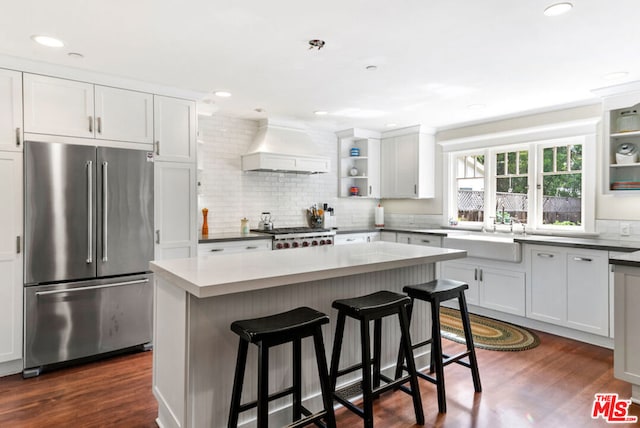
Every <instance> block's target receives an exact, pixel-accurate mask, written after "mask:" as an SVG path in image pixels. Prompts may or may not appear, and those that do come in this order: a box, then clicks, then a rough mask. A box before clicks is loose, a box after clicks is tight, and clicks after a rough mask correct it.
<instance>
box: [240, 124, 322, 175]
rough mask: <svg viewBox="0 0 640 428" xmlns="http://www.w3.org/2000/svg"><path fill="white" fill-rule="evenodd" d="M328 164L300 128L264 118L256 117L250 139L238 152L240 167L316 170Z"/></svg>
mask: <svg viewBox="0 0 640 428" xmlns="http://www.w3.org/2000/svg"><path fill="white" fill-rule="evenodd" d="M329 168H330V160H329V158H328V157H327V156H323V155H322V154H321V153H320V151H319V149H318V147H316V145H315V144H314V143H313V142H312V141H311V137H309V135H307V133H306V132H305V131H304V130H302V129H299V128H294V127H291V126H288V125H281V124H276V123H273V122H268V121H266V120H263V121H260V127H259V128H258V133H257V134H256V137H255V139H254V140H253V143H252V144H251V146H250V147H249V150H248V151H247V153H246V154H244V155H243V156H242V170H243V171H272V172H273V171H278V172H292V173H296V174H319V173H325V172H329Z"/></svg>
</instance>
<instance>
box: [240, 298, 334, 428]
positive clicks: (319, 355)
mask: <svg viewBox="0 0 640 428" xmlns="http://www.w3.org/2000/svg"><path fill="white" fill-rule="evenodd" d="M328 322H329V317H328V316H327V315H325V314H323V313H322V312H318V311H316V310H314V309H311V308H307V307H300V308H296V309H293V310H291V311H287V312H282V313H279V314H275V315H271V316H267V317H262V318H254V319H248V320H243V321H235V322H233V323H232V324H231V330H232V331H233V332H235V333H236V334H237V335H238V336H240V344H239V345H238V359H237V362H236V372H235V377H234V380H233V393H232V396H231V410H230V413H229V425H228V426H229V427H230V428H231V427H233V428H235V427H237V426H238V416H239V414H240V412H244V411H246V410H249V409H252V408H254V407H257V409H258V428H266V427H267V426H268V417H269V401H272V400H275V399H278V398H282V397H285V396H287V395H289V394H293V421H294V423H293V424H291V425H288V426H289V427H301V426H305V425H308V424H310V423H315V424H316V425H318V426H320V427H323V426H327V427H331V428H335V426H336V419H335V415H334V412H333V399H332V398H331V389H330V380H329V373H328V372H327V358H326V355H325V349H324V342H323V340H322V329H321V326H322V325H323V324H327V323H328ZM310 336H313V343H314V347H315V354H316V362H317V365H318V373H319V377H320V388H321V390H322V401H323V404H324V410H323V411H321V412H318V413H316V414H311V412H310V411H309V410H308V409H306V408H305V407H304V406H303V405H302V373H301V372H302V355H301V353H302V352H301V343H302V339H303V338H305V337H310ZM288 342H293V367H292V369H293V385H292V386H291V387H289V388H287V389H284V390H282V391H280V392H277V393H274V394H272V395H269V348H271V347H273V346H277V345H282V344H284V343H288ZM249 343H254V344H255V345H257V346H258V399H257V400H256V401H252V402H249V403H246V404H240V402H241V398H242V383H243V382H244V371H245V366H246V362H247V351H248V348H249ZM303 415H304V416H305V417H304V418H302V416H303ZM321 419H324V420H325V423H326V425H322V424H321V423H320V420H321Z"/></svg>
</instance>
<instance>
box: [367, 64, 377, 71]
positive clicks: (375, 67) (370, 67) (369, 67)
mask: <svg viewBox="0 0 640 428" xmlns="http://www.w3.org/2000/svg"><path fill="white" fill-rule="evenodd" d="M365 69H366V70H368V71H376V70H377V69H378V66H377V65H367V66H366V67H365Z"/></svg>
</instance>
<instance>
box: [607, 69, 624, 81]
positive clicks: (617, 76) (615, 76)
mask: <svg viewBox="0 0 640 428" xmlns="http://www.w3.org/2000/svg"><path fill="white" fill-rule="evenodd" d="M628 75H629V73H628V72H626V71H614V72H613V73H607V74H604V75H603V76H602V78H603V79H604V80H618V79H622V78H623V77H627V76H628Z"/></svg>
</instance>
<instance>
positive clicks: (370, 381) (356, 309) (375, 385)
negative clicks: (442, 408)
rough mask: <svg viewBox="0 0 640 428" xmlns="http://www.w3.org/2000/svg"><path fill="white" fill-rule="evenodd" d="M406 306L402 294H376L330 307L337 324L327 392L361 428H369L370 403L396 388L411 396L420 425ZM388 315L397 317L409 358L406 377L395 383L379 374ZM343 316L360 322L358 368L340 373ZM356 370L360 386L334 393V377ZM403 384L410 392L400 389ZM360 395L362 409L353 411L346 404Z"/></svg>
mask: <svg viewBox="0 0 640 428" xmlns="http://www.w3.org/2000/svg"><path fill="white" fill-rule="evenodd" d="M410 302H411V300H410V299H409V298H408V297H407V296H405V295H403V294H398V293H393V292H390V291H379V292H376V293H372V294H368V295H366V296H361V297H356V298H350V299H341V300H336V301H334V302H333V303H332V307H333V308H335V309H337V310H338V320H337V324H336V333H335V337H334V342H333V352H332V355H331V371H330V378H331V390H332V391H334V392H333V396H334V399H335V400H336V401H338V402H339V403H341V404H343V405H344V406H345V407H347V408H348V409H349V410H351V411H352V412H354V413H355V414H357V415H358V416H360V417H361V418H363V419H364V426H365V428H372V427H373V400H374V399H375V398H377V397H378V396H379V395H380V394H381V393H383V392H385V391H389V390H392V389H398V388H400V389H401V390H403V391H404V392H406V393H408V394H410V395H411V396H412V398H413V406H414V411H415V414H416V421H417V423H418V424H419V425H424V413H423V410H422V399H421V397H420V389H419V386H418V377H417V373H416V370H415V365H414V364H413V351H412V349H411V338H410V336H409V318H408V314H407V306H408V305H409V304H410ZM390 315H397V316H398V319H399V323H400V331H401V336H402V339H401V340H400V343H401V344H403V347H404V352H406V354H407V355H409V356H411V358H409V359H408V362H407V366H408V376H405V377H401V378H400V377H397V378H396V379H390V378H388V377H387V376H384V375H382V374H381V373H380V364H381V361H380V360H381V343H382V318H384V317H387V316H390ZM347 316H348V317H350V318H354V319H356V320H358V321H360V338H361V349H362V360H361V362H360V363H359V364H355V365H352V366H350V367H347V368H344V369H340V368H339V364H340V353H341V348H342V339H343V335H344V327H345V322H346V317H347ZM371 321H373V322H374V340H373V348H374V349H373V357H372V356H371V339H370V333H369V326H370V322H371ZM360 369H361V370H362V380H361V382H359V383H356V384H352V385H348V386H346V387H344V388H341V389H340V390H336V383H337V379H338V377H340V376H343V375H345V374H348V373H352V372H354V371H356V370H360ZM372 373H373V377H372ZM381 381H384V382H385V385H382V386H381ZM407 382H408V383H409V384H410V386H411V389H408V388H406V387H404V386H403V385H404V384H405V383H407ZM360 393H362V396H363V408H360V407H357V406H356V405H355V404H353V403H352V402H351V401H350V398H352V397H353V396H355V395H359V394H360Z"/></svg>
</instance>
